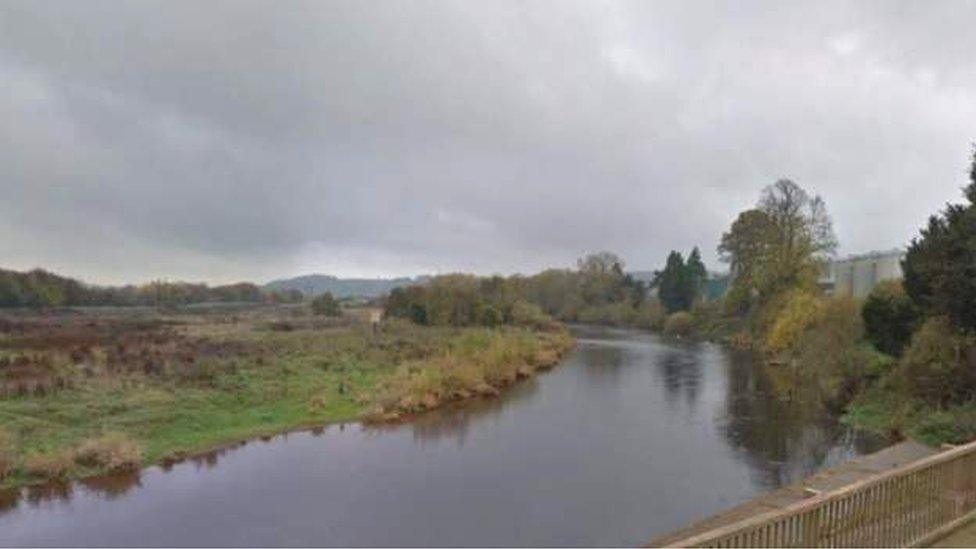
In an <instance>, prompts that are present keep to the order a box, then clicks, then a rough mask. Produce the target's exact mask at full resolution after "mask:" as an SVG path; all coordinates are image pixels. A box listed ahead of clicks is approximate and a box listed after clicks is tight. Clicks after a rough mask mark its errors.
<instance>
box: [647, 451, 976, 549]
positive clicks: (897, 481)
mask: <svg viewBox="0 0 976 549" xmlns="http://www.w3.org/2000/svg"><path fill="white" fill-rule="evenodd" d="M970 467H973V469H976V444H970V445H967V446H966V447H960V448H956V449H954V450H951V451H948V452H939V451H938V450H935V449H932V448H930V447H928V446H925V445H922V444H919V443H916V442H911V441H909V442H902V443H900V444H896V445H894V446H891V447H889V448H886V449H884V450H881V451H880V452H876V453H874V454H871V455H868V456H862V457H860V458H857V459H854V460H851V461H849V462H846V463H844V464H842V465H840V466H837V467H834V468H831V469H828V470H826V471H822V472H820V473H818V474H816V475H813V476H811V477H809V478H807V479H805V480H804V481H803V482H802V483H798V484H796V485H792V486H788V487H785V488H782V489H780V490H776V491H774V492H770V493H768V494H765V495H762V496H760V497H758V498H756V499H753V500H751V501H748V502H746V503H743V504H741V505H738V506H736V507H733V508H731V509H729V510H727V511H725V512H723V513H720V514H718V515H715V516H712V517H709V518H706V519H704V520H702V521H699V522H697V523H694V524H692V525H690V526H687V527H685V528H682V529H681V530H679V531H677V532H674V533H672V534H669V535H667V536H663V537H660V538H657V539H655V540H653V541H651V543H650V545H652V546H672V545H682V546H689V545H690V546H705V547H718V546H722V547H739V546H809V545H820V546H839V545H847V544H854V545H864V546H867V545H880V546H889V545H899V544H907V543H909V542H916V541H919V540H922V538H923V537H924V535H925V534H926V533H927V532H926V531H925V530H926V529H929V530H934V529H935V528H936V527H939V526H942V525H944V524H947V523H950V522H952V521H953V520H955V519H958V518H959V517H961V516H962V515H964V514H965V512H966V511H968V507H967V506H973V505H971V504H972V503H974V502H976V500H974V501H970V500H972V499H973V497H971V496H974V495H976V494H970V492H972V490H969V491H966V490H962V491H958V490H957V491H952V493H943V492H946V488H945V486H944V485H946V484H950V485H951V484H953V483H960V482H963V481H965V482H963V484H965V487H972V485H973V482H976V470H970ZM949 468H951V469H952V471H949ZM950 472H951V473H952V474H953V475H956V476H947V475H948V474H949V473H950ZM960 473H963V474H964V476H965V478H962V477H960V476H959V475H960ZM906 479H907V480H906ZM960 494H963V499H960ZM913 498H916V499H919V498H921V499H922V500H923V501H922V503H919V504H917V505H916V504H915V503H914V502H915V499H913ZM913 505H915V506H914V507H913ZM885 513H889V514H891V515H892V516H896V518H898V520H899V522H898V525H897V526H898V528H895V530H897V532H895V531H894V530H892V529H891V528H888V527H887V526H885V525H884V522H885V520H886V519H885V516H884V514H885ZM821 522H823V523H824V525H821V524H820V523H821ZM865 525H867V526H865ZM895 533H897V534H898V535H900V536H902V537H900V538H897V539H896V538H894V537H891V536H893V535H894V534H895ZM886 536H887V537H886ZM896 541H898V543H896ZM901 542H904V543H901Z"/></svg>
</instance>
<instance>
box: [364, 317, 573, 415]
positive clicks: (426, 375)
mask: <svg viewBox="0 0 976 549" xmlns="http://www.w3.org/2000/svg"><path fill="white" fill-rule="evenodd" d="M572 346H573V340H572V338H571V337H570V336H569V335H568V334H567V333H565V332H563V331H557V332H550V333H546V334H543V335H541V336H539V337H531V336H529V334H528V333H525V332H522V333H521V335H520V334H519V333H515V332H512V333H509V334H506V335H503V334H500V333H497V332H491V331H488V330H485V331H482V332H480V333H473V334H471V335H470V336H469V337H468V338H467V339H466V340H464V341H462V342H461V343H460V344H459V345H458V346H457V347H456V348H455V349H453V350H452V351H451V352H449V353H448V354H445V355H443V356H438V357H434V358H428V359H425V360H423V361H418V362H408V363H405V364H403V365H402V366H400V368H398V370H397V372H396V373H395V374H394V375H393V376H391V377H390V378H389V379H387V380H386V381H385V382H384V383H383V384H382V385H381V386H380V388H379V390H378V391H377V392H376V394H375V396H373V397H372V398H371V399H369V402H370V407H369V408H368V409H367V412H366V414H365V418H366V419H367V420H368V421H373V422H379V421H391V420H396V419H398V418H400V417H401V416H402V415H403V414H409V413H416V412H423V411H426V410H430V409H433V408H436V407H438V406H440V405H442V404H444V403H446V402H450V401H456V400H462V399H466V398H470V397H472V396H497V395H498V394H499V389H501V388H504V387H506V386H508V385H511V384H512V383H515V382H516V381H518V380H520V379H525V378H528V377H531V376H533V375H535V374H536V373H537V372H538V371H541V370H545V369H547V368H551V367H552V366H554V365H555V364H556V363H557V362H559V359H560V358H561V357H562V356H563V354H565V353H566V351H568V350H569V349H570V348H572Z"/></svg>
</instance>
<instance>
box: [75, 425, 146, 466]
mask: <svg viewBox="0 0 976 549" xmlns="http://www.w3.org/2000/svg"><path fill="white" fill-rule="evenodd" d="M74 460H75V462H76V463H78V464H79V465H84V466H86V467H96V468H98V469H101V470H105V471H111V472H114V473H118V472H123V471H135V470H138V469H139V467H141V466H142V450H140V449H139V446H138V445H137V444H136V442H135V441H134V440H132V439H131V438H129V437H128V436H126V435H124V434H122V433H106V434H104V435H102V436H100V437H98V438H94V439H90V440H87V441H85V442H84V443H83V444H82V445H81V446H80V447H79V448H78V449H77V450H76V451H75V455H74Z"/></svg>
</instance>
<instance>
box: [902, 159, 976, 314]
mask: <svg viewBox="0 0 976 549" xmlns="http://www.w3.org/2000/svg"><path fill="white" fill-rule="evenodd" d="M969 176H970V184H969V185H968V186H967V187H966V188H965V189H964V192H965V195H966V198H967V199H968V201H969V204H950V205H948V206H946V209H945V210H944V211H943V212H942V214H941V215H933V216H932V217H931V218H929V224H928V226H927V227H926V228H924V229H922V231H921V235H920V237H919V238H916V239H913V240H912V243H911V245H910V246H909V247H908V253H907V254H906V255H905V259H904V261H903V262H902V269H903V270H904V272H905V291H906V292H907V293H908V295H909V297H911V298H912V301H913V302H915V304H916V305H917V306H918V307H919V308H920V309H921V310H923V311H924V312H925V313H926V314H928V315H930V316H936V315H946V316H948V317H949V318H950V319H951V320H952V322H953V324H954V325H955V326H956V327H957V328H963V329H966V330H970V331H976V151H974V154H973V164H972V168H971V171H970V174H969Z"/></svg>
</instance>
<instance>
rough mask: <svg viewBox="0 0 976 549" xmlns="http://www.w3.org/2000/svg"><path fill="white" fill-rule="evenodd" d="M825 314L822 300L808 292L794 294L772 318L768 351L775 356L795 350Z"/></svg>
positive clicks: (766, 342)
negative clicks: (806, 333)
mask: <svg viewBox="0 0 976 549" xmlns="http://www.w3.org/2000/svg"><path fill="white" fill-rule="evenodd" d="M824 314H825V306H824V301H823V300H822V299H821V298H819V297H817V296H815V295H813V294H810V293H808V292H803V291H796V292H792V293H791V294H790V295H788V296H786V297H785V301H784V305H783V306H782V308H780V309H779V310H778V311H776V312H775V313H774V316H773V317H772V324H771V325H770V327H769V330H768V332H767V333H766V340H765V346H766V350H768V351H769V352H771V353H774V354H775V353H782V352H785V351H792V350H795V349H796V348H797V347H798V346H799V344H800V340H801V338H802V337H803V333H804V332H805V331H806V330H807V329H809V328H810V327H811V326H813V325H815V324H817V323H819V322H821V321H822V320H823V318H824Z"/></svg>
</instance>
